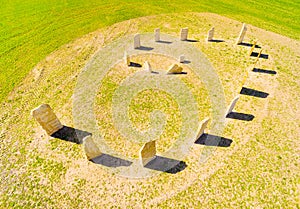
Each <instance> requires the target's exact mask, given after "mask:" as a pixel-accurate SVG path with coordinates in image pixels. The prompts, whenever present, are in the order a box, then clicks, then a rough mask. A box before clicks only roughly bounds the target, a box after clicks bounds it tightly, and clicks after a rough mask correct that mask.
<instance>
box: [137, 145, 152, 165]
mask: <svg viewBox="0 0 300 209" xmlns="http://www.w3.org/2000/svg"><path fill="white" fill-rule="evenodd" d="M155 155H156V142H155V141H150V142H147V143H146V144H144V146H143V147H142V148H141V149H140V153H139V157H140V162H141V164H142V166H145V165H147V163H149V162H150V161H151V160H153V159H154V158H155Z"/></svg>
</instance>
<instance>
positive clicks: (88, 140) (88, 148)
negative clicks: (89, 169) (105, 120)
mask: <svg viewBox="0 0 300 209" xmlns="http://www.w3.org/2000/svg"><path fill="white" fill-rule="evenodd" d="M82 144H83V150H84V152H85V155H86V157H87V159H88V160H91V159H93V158H95V157H98V156H100V155H101V154H102V152H101V151H100V149H99V148H98V146H97V145H96V143H95V142H94V140H93V138H92V136H91V135H89V136H86V137H84V138H83V143H82Z"/></svg>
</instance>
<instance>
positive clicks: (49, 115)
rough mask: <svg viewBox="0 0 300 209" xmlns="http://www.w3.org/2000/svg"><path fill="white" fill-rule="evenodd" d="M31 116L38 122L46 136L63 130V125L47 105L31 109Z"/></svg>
mask: <svg viewBox="0 0 300 209" xmlns="http://www.w3.org/2000/svg"><path fill="white" fill-rule="evenodd" d="M31 115H32V116H33V117H34V118H35V119H36V120H37V121H38V123H39V124H40V125H41V126H42V128H43V129H44V130H45V131H46V132H47V134H48V135H52V134H54V133H55V132H57V131H58V130H59V129H61V128H63V125H62V124H61V122H60V121H59V120H58V118H57V117H56V115H55V113H54V112H53V110H52V108H51V107H50V105H48V104H42V105H40V106H39V107H37V108H35V109H33V110H32V111H31Z"/></svg>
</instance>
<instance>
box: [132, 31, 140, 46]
mask: <svg viewBox="0 0 300 209" xmlns="http://www.w3.org/2000/svg"><path fill="white" fill-rule="evenodd" d="M133 40H134V44H133V47H134V48H135V49H138V48H140V47H141V36H140V34H136V35H135V36H134V38H133Z"/></svg>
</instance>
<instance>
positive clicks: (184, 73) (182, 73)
mask: <svg viewBox="0 0 300 209" xmlns="http://www.w3.org/2000/svg"><path fill="white" fill-rule="evenodd" d="M186 74H187V72H181V73H168V74H167V75H186Z"/></svg>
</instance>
